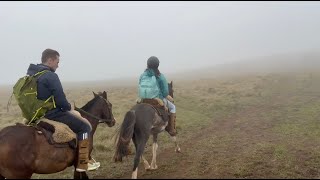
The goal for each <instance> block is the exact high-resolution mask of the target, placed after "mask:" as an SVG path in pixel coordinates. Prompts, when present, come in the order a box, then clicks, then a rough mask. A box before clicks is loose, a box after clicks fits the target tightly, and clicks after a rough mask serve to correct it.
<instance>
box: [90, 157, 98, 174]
mask: <svg viewBox="0 0 320 180" xmlns="http://www.w3.org/2000/svg"><path fill="white" fill-rule="evenodd" d="M99 167H100V162H97V161H96V160H94V159H93V158H92V159H90V160H89V162H88V171H92V170H96V169H98V168H99Z"/></svg>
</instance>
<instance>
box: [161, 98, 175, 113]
mask: <svg viewBox="0 0 320 180" xmlns="http://www.w3.org/2000/svg"><path fill="white" fill-rule="evenodd" d="M163 102H164V104H165V105H166V106H167V107H168V109H169V111H170V112H171V113H176V106H175V105H174V104H173V103H172V102H170V101H169V100H167V99H166V98H164V99H163Z"/></svg>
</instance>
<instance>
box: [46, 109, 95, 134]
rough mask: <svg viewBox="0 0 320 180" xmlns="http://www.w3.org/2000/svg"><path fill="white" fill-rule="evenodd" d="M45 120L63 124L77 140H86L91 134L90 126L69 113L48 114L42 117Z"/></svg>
mask: <svg viewBox="0 0 320 180" xmlns="http://www.w3.org/2000/svg"><path fill="white" fill-rule="evenodd" d="M44 117H45V118H47V119H50V120H53V121H57V122H61V123H64V124H66V125H68V126H69V128H70V129H71V130H72V131H73V132H74V133H76V134H77V138H78V140H84V139H87V138H88V137H89V135H90V133H91V130H92V128H91V125H90V124H88V122H85V121H83V120H82V119H80V118H79V117H77V116H76V115H74V114H72V113H71V112H70V111H58V112H55V113H48V114H46V115H45V116H44Z"/></svg>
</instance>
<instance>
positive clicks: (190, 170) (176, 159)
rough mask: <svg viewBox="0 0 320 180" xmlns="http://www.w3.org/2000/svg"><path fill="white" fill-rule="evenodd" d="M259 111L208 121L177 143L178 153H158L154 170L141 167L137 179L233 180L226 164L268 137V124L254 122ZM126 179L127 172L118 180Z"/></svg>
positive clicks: (164, 150)
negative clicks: (188, 137) (191, 135)
mask: <svg viewBox="0 0 320 180" xmlns="http://www.w3.org/2000/svg"><path fill="white" fill-rule="evenodd" d="M261 108H262V109H264V110H265V108H264V107H260V108H259V107H253V108H249V109H248V110H245V111H242V112H239V113H237V114H235V115H233V116H232V117H230V118H227V119H221V120H215V121H212V123H211V124H209V125H208V126H207V128H205V129H202V130H201V131H200V132H197V133H195V134H194V136H193V137H192V138H191V139H187V140H184V141H181V142H180V146H181V148H182V153H175V152H174V149H173V146H172V148H167V149H161V151H160V152H158V155H157V165H158V169H157V170H154V171H145V170H144V168H143V165H142V163H141V164H140V166H139V174H138V178H141V179H153V178H163V179H167V178H177V179H179V178H226V177H235V176H236V175H235V174H233V173H232V172H230V169H229V163H232V161H236V159H237V157H239V156H241V153H242V152H243V151H244V150H245V147H247V146H250V143H252V144H254V143H258V142H259V141H260V140H262V139H264V137H266V136H268V139H269V138H270V136H271V134H270V133H268V132H267V131H266V130H267V129H268V128H269V125H268V123H265V122H263V121H258V120H257V119H259V117H258V116H259V111H261V110H262V109H261ZM248 139H252V140H248ZM273 140H275V139H273ZM222 141H224V142H227V144H228V146H226V145H225V144H226V143H221V144H219V142H222ZM222 144H224V145H222ZM149 159H150V158H149ZM149 163H150V162H149ZM216 163H217V164H216ZM214 165H215V166H214ZM130 177H131V172H128V173H127V174H126V175H125V176H124V177H121V178H130Z"/></svg>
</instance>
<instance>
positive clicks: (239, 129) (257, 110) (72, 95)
mask: <svg viewBox="0 0 320 180" xmlns="http://www.w3.org/2000/svg"><path fill="white" fill-rule="evenodd" d="M168 78H169V80H173V87H174V90H175V94H174V97H175V102H176V106H177V130H178V133H179V134H178V140H179V142H180V145H181V148H182V153H180V154H177V153H175V152H174V144H173V143H172V142H171V141H170V139H169V135H168V134H167V133H162V134H160V137H159V148H158V156H157V157H158V161H157V162H158V169H157V170H155V171H145V170H144V169H143V166H142V164H141V166H139V168H140V169H139V174H138V177H139V178H320V138H319V136H320V120H319V119H320V94H319V92H320V83H319V82H320V73H317V72H311V71H306V72H303V71H300V72H292V73H269V74H262V75H242V76H231V77H225V78H222V77H220V78H213V77H212V78H210V77H208V78H206V79H204V78H202V79H198V80H183V81H182V80H179V81H175V80H174V79H170V77H168ZM104 90H105V91H107V92H108V98H109V101H110V102H111V103H112V104H113V113H114V116H115V118H116V119H117V124H116V125H115V126H114V127H112V128H109V127H107V126H106V125H99V127H98V129H97V132H96V134H95V136H94V141H95V144H94V148H95V149H94V151H93V157H94V158H95V159H96V160H98V161H100V162H101V167H100V168H99V169H98V170H97V171H90V172H89V173H88V175H89V177H90V178H113V179H114V178H130V177H131V170H132V165H133V155H129V156H128V157H127V158H125V159H124V162H122V163H114V162H113V161H112V156H113V153H114V150H115V147H114V144H113V142H114V139H113V134H114V132H115V130H116V129H117V128H118V127H119V126H120V124H121V122H122V120H123V117H124V114H125V113H126V111H128V109H129V108H130V107H131V106H133V105H134V104H135V100H136V98H137V87H136V86H125V85H124V86H108V84H96V85H92V86H90V87H87V86H85V85H83V86H77V87H72V86H67V85H65V92H66V95H67V98H68V100H69V101H70V102H75V103H76V104H77V106H83V105H84V104H85V103H86V102H87V101H89V100H90V99H91V98H93V93H92V91H95V92H98V91H104ZM9 96H10V89H8V88H4V87H2V88H1V91H0V98H1V99H0V118H1V121H0V127H1V128H3V127H5V126H7V125H10V124H14V123H15V122H19V121H21V117H20V110H19V108H18V107H17V105H16V103H15V101H14V100H12V105H11V106H10V108H9V109H10V111H9V112H7V107H6V106H7V101H8V99H9ZM131 148H132V149H133V146H132V144H131ZM145 154H146V157H147V159H148V160H151V139H150V140H149V142H148V146H147V148H146V153H145ZM72 171H73V168H67V169H66V170H64V171H62V172H59V173H55V174H50V175H39V174H34V175H33V177H32V178H33V179H37V178H72V175H73V172H72Z"/></svg>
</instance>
